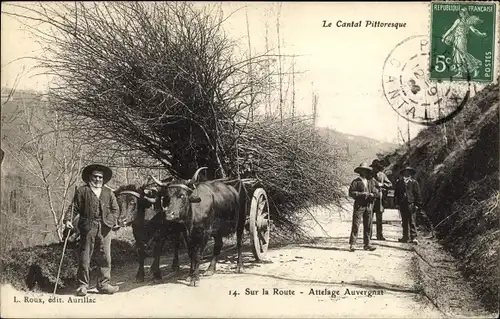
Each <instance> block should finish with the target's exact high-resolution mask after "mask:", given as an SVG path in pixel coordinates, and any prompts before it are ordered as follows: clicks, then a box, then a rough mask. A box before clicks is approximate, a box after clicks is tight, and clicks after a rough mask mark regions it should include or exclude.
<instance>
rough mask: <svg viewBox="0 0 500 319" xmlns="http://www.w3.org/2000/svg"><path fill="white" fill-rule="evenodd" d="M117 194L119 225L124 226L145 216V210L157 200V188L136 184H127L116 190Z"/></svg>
mask: <svg viewBox="0 0 500 319" xmlns="http://www.w3.org/2000/svg"><path fill="white" fill-rule="evenodd" d="M115 196H116V200H117V201H118V206H119V207H120V216H119V217H118V225H119V226H120V227H124V226H129V225H130V224H132V222H134V221H135V220H137V219H138V218H140V217H141V216H142V217H143V216H144V211H145V210H146V209H147V208H150V207H151V205H153V204H154V203H155V202H156V199H157V190H156V189H154V188H144V187H141V186H136V185H126V186H122V187H120V188H119V189H118V190H116V191H115Z"/></svg>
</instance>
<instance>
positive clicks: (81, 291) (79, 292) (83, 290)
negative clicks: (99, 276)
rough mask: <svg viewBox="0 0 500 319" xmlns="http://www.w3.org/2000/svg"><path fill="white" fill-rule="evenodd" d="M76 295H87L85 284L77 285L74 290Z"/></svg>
mask: <svg viewBox="0 0 500 319" xmlns="http://www.w3.org/2000/svg"><path fill="white" fill-rule="evenodd" d="M76 295H77V296H78V297H84V296H86V295H87V288H86V287H85V286H80V287H78V289H77V290H76Z"/></svg>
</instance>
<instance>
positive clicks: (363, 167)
mask: <svg viewBox="0 0 500 319" xmlns="http://www.w3.org/2000/svg"><path fill="white" fill-rule="evenodd" d="M362 170H365V171H368V172H371V171H372V170H373V169H372V168H371V167H370V165H368V163H366V162H363V163H361V164H359V166H358V167H356V168H355V169H354V172H356V173H358V174H359V172H360V171H362Z"/></svg>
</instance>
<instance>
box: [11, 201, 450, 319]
mask: <svg viewBox="0 0 500 319" xmlns="http://www.w3.org/2000/svg"><path fill="white" fill-rule="evenodd" d="M319 215H322V218H320V222H321V224H322V225H323V227H324V230H321V229H319V228H318V227H317V226H316V228H314V227H313V228H312V229H311V232H312V233H313V234H315V235H317V236H322V237H320V238H318V239H317V240H316V241H314V242H312V243H308V244H300V245H289V246H285V247H280V248H271V249H270V250H269V251H268V255H267V261H266V262H264V263H256V262H255V260H254V257H253V255H252V253H251V251H250V249H249V244H248V243H247V244H246V251H245V253H244V257H245V259H244V266H245V271H244V273H243V274H236V273H235V264H236V258H235V257H236V254H235V249H234V248H230V249H227V250H225V251H224V252H223V254H222V255H221V259H220V263H219V265H218V273H217V274H215V275H214V276H212V277H202V279H201V283H200V286H199V287H195V288H193V287H188V286H187V282H186V281H185V280H184V279H185V277H186V276H187V271H188V266H189V265H188V262H187V258H186V255H185V254H183V258H182V259H181V262H182V264H183V265H182V270H181V271H180V272H179V273H171V272H170V269H169V267H170V263H171V259H170V256H166V257H165V258H163V260H162V263H161V267H162V271H163V274H164V280H163V281H162V282H152V281H150V278H151V275H148V277H147V279H146V282H145V283H135V282H134V276H135V272H136V265H135V264H134V263H131V264H130V265H127V266H126V267H122V268H117V269H113V274H112V276H113V277H112V280H113V282H116V283H118V284H119V285H120V291H119V292H118V293H116V294H115V295H112V296H105V295H99V294H96V293H95V289H94V290H91V293H90V294H89V295H88V296H87V297H85V298H82V297H73V296H72V295H58V296H57V298H58V299H57V301H59V302H50V301H55V300H51V297H52V296H51V294H34V293H32V294H26V293H23V292H18V291H15V290H13V289H12V288H11V287H9V286H4V287H2V314H3V315H4V316H5V315H7V316H11V315H13V314H15V316H17V317H38V316H43V317H52V316H58V317H66V318H71V317H94V318H95V317H124V316H126V317H170V316H173V317H301V318H304V317H342V318H346V317H363V318H366V317H399V318H401V317H405V318H410V317H412V318H426V317H427V318H437V317H442V316H443V315H442V313H441V312H440V311H439V310H438V309H437V308H436V307H435V306H433V304H432V303H431V302H429V300H428V299H427V298H426V297H424V296H423V295H422V294H421V293H420V292H419V290H418V289H417V282H416V278H415V275H414V266H415V265H413V264H412V256H413V254H414V252H413V251H412V249H411V247H410V246H409V244H401V243H398V242H397V238H399V237H400V235H401V227H400V221H399V215H398V213H397V211H387V213H386V214H385V217H386V220H387V221H388V224H385V225H384V231H385V236H386V238H387V241H384V242H380V241H375V242H374V244H375V245H376V247H377V250H375V251H372V252H368V251H364V250H363V249H362V236H361V234H360V238H359V249H360V250H357V251H356V252H349V251H348V247H349V246H348V235H349V232H350V220H347V219H345V217H346V216H347V215H344V218H343V220H342V221H341V220H340V218H339V215H337V214H335V215H336V216H332V215H330V214H328V212H326V213H325V212H323V214H319ZM325 232H326V233H325ZM207 254H208V252H207ZM150 264H151V260H148V261H147V265H150ZM207 266H208V261H206V262H205V263H204V264H203V266H202V269H205V268H206V267H207ZM266 292H267V293H266ZM14 298H15V299H14ZM30 298H33V299H30ZM70 299H71V300H76V301H79V302H77V303H74V302H70ZM35 300H39V301H40V302H43V304H41V303H37V302H35Z"/></svg>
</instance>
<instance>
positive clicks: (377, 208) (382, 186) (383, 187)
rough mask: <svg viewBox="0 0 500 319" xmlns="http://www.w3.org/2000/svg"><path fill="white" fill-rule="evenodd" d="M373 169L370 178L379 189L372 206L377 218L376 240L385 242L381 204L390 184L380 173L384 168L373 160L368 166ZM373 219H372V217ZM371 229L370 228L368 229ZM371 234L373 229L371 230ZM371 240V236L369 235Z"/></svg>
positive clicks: (382, 173) (382, 206)
mask: <svg viewBox="0 0 500 319" xmlns="http://www.w3.org/2000/svg"><path fill="white" fill-rule="evenodd" d="M370 166H371V167H372V168H373V172H372V176H373V178H374V179H375V182H376V185H377V188H378V189H379V197H377V199H375V203H374V205H373V212H374V215H375V217H376V218H377V222H376V224H377V239H378V240H385V237H384V235H383V233H382V213H383V212H384V205H383V203H382V199H383V194H384V193H385V192H387V190H388V189H389V188H391V187H392V183H391V181H390V180H389V178H388V177H387V175H385V173H384V172H383V171H382V170H383V169H384V166H382V164H381V163H380V161H379V160H377V159H374V160H373V162H372V165H370ZM372 219H373V217H372ZM370 229H372V228H370ZM372 233H373V229H372ZM370 238H371V235H370Z"/></svg>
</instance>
